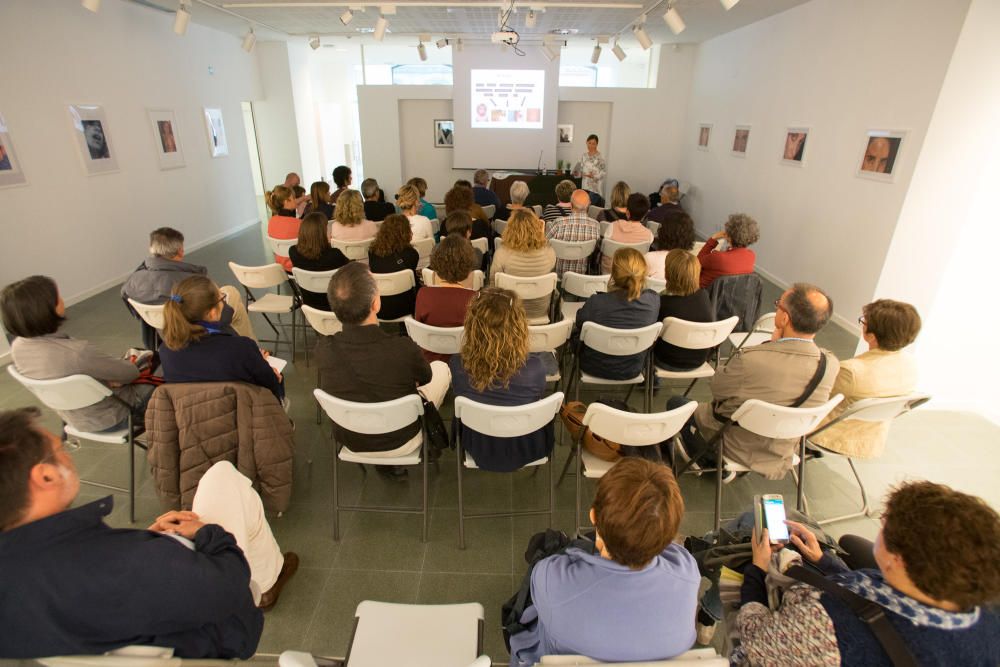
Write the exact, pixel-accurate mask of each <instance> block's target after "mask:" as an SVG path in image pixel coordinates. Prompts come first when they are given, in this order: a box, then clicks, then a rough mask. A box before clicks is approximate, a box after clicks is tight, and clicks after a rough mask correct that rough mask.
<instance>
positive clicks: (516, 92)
mask: <svg viewBox="0 0 1000 667" xmlns="http://www.w3.org/2000/svg"><path fill="white" fill-rule="evenodd" d="M523 50H524V51H525V55H524V56H518V55H515V54H514V53H513V51H511V50H508V51H506V52H504V51H503V50H501V48H500V47H499V46H496V45H492V44H489V45H487V44H475V45H473V44H468V45H466V46H465V48H464V49H462V50H461V51H457V50H456V51H455V52H454V53H453V54H452V67H453V70H454V85H453V88H452V108H453V109H454V120H455V135H454V137H455V138H454V151H453V152H454V158H453V159H454V162H453V164H452V166H453V167H454V168H455V169H479V168H482V169H490V170H494V171H496V170H518V171H534V170H535V169H538V168H543V169H544V168H549V169H551V168H553V167H554V166H555V164H556V140H557V138H558V137H557V129H556V123H557V116H558V112H559V62H558V60H557V61H555V62H549V61H548V59H546V58H545V56H544V54H543V53H542V51H541V49H538V48H533V47H525V48H524V49H523Z"/></svg>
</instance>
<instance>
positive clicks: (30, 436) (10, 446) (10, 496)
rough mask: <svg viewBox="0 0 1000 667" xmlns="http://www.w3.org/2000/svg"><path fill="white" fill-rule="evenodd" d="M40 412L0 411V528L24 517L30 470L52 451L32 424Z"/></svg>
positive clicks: (30, 409)
mask: <svg viewBox="0 0 1000 667" xmlns="http://www.w3.org/2000/svg"><path fill="white" fill-rule="evenodd" d="M40 414H41V413H40V412H39V410H38V408H35V407H28V408H18V409H17V410H5V411H3V412H0V531H4V530H6V529H7V528H8V527H10V526H12V525H13V524H15V523H17V522H18V521H20V520H21V518H22V517H23V516H24V513H25V511H27V509H28V502H29V491H28V489H29V482H30V477H31V469H32V468H34V467H35V466H36V465H38V464H39V463H41V462H42V461H44V460H45V459H46V458H47V457H48V456H50V455H51V454H52V447H51V446H50V445H49V443H48V439H47V438H46V437H45V435H44V434H43V433H42V432H41V431H39V430H38V427H37V426H36V424H35V420H36V419H38V417H39V415H40Z"/></svg>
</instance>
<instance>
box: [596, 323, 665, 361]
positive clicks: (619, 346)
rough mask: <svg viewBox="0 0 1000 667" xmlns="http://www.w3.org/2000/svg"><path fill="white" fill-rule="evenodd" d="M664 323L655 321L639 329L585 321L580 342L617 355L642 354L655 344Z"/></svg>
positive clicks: (599, 350) (605, 352)
mask: <svg viewBox="0 0 1000 667" xmlns="http://www.w3.org/2000/svg"><path fill="white" fill-rule="evenodd" d="M662 326H663V325H662V324H661V323H659V322H655V323H653V324H650V325H649V326H645V327H641V328H639V329H615V328H613V327H606V326H604V325H601V324H597V323H596V322H584V323H583V328H581V329H580V342H581V343H583V344H584V345H586V346H587V347H589V348H591V349H593V350H597V351H598V352H602V353H604V354H610V355H613V356H616V357H625V356H629V355H632V354H640V353H642V352H645V351H646V350H648V349H649V348H651V347H652V346H653V343H655V342H656V339H657V338H658V337H659V336H660V329H661V328H662Z"/></svg>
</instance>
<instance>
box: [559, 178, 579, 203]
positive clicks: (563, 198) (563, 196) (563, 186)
mask: <svg viewBox="0 0 1000 667" xmlns="http://www.w3.org/2000/svg"><path fill="white" fill-rule="evenodd" d="M573 190H576V183H574V182H573V181H571V180H569V179H568V178H567V179H566V180H564V181H559V182H558V183H556V199H558V200H559V201H560V202H562V203H563V204H565V203H567V202H569V198H570V197H572V196H573Z"/></svg>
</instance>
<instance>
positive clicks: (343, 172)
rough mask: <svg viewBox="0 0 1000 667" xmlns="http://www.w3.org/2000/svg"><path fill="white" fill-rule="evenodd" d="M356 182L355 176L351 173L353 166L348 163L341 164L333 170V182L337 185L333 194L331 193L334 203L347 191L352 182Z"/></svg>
mask: <svg viewBox="0 0 1000 667" xmlns="http://www.w3.org/2000/svg"><path fill="white" fill-rule="evenodd" d="M353 182H354V177H353V176H352V175H351V168H350V167H348V166H346V165H343V164H342V165H340V166H339V167H337V168H336V169H334V170H333V183H334V185H336V186H337V189H336V190H334V192H333V194H331V195H330V201H332V202H333V203H334V204H336V203H337V200H338V199H340V195H342V194H344V192H346V191H347V188H348V187H350V185H351V183H353Z"/></svg>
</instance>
